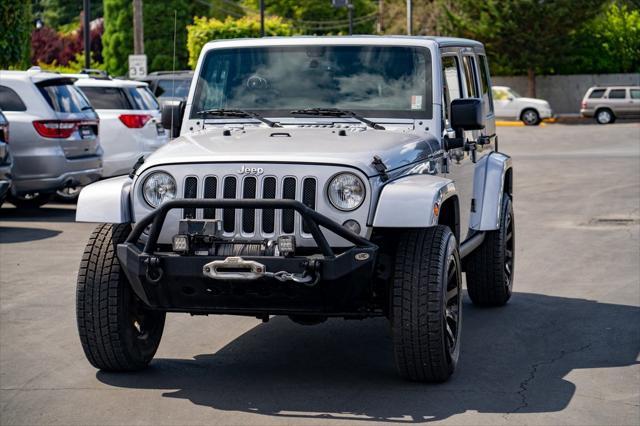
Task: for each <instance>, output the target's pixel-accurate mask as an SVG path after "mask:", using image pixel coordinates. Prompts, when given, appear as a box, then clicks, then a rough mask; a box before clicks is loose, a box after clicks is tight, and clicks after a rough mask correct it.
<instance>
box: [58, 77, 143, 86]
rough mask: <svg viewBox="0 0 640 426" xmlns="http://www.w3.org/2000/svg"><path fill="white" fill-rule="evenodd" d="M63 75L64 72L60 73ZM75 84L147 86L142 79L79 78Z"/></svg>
mask: <svg viewBox="0 0 640 426" xmlns="http://www.w3.org/2000/svg"><path fill="white" fill-rule="evenodd" d="M62 75H64V74H62ZM76 86H80V87H147V86H148V84H147V83H145V82H144V81H134V80H119V79H113V80H105V79H103V78H79V79H78V80H77V81H76Z"/></svg>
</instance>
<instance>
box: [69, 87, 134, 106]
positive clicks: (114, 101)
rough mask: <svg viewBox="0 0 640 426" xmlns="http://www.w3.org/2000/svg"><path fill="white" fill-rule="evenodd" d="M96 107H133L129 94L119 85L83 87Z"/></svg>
mask: <svg viewBox="0 0 640 426" xmlns="http://www.w3.org/2000/svg"><path fill="white" fill-rule="evenodd" d="M80 90H82V92H83V93H84V94H85V96H86V97H87V98H89V102H91V106H93V107H94V108H95V109H131V104H130V103H129V101H128V100H127V95H126V94H125V93H124V91H123V90H122V89H120V88H118V87H81V88H80Z"/></svg>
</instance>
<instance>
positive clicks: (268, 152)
mask: <svg viewBox="0 0 640 426" xmlns="http://www.w3.org/2000/svg"><path fill="white" fill-rule="evenodd" d="M438 150H440V145H439V143H438V141H437V140H436V139H435V138H434V137H433V136H430V135H424V136H420V135H416V134H415V133H411V132H408V131H395V130H394V131H391V130H375V129H369V128H366V129H361V128H357V129H339V128H321V129H318V128H289V127H285V128H267V127H253V128H251V127H249V128H244V129H232V130H231V131H230V134H229V131H227V135H225V134H224V131H223V129H221V128H215V129H206V130H202V131H199V132H193V133H189V134H187V135H184V136H181V137H179V138H177V139H174V140H173V141H171V142H170V143H168V144H166V145H165V146H163V147H162V148H160V149H159V150H158V151H156V152H155V153H154V154H152V155H151V156H149V157H148V158H147V159H146V161H145V162H144V164H143V165H142V166H141V167H140V168H139V169H138V173H141V172H143V171H144V170H147V169H149V168H151V167H156V166H160V165H163V164H191V163H215V162H234V163H262V162H264V163H274V162H276V163H296V164H301V163H309V164H340V165H346V166H352V167H356V168H358V169H360V170H361V171H362V172H364V173H365V174H366V175H367V176H370V177H371V176H375V175H378V174H379V172H378V171H376V169H375V168H374V167H373V166H372V165H371V162H372V160H373V156H374V155H377V156H379V157H380V158H381V159H382V161H383V162H384V163H385V165H386V166H387V168H388V170H394V169H397V168H399V167H403V166H406V165H408V164H412V163H416V162H419V161H424V160H426V159H427V158H428V157H429V156H430V155H431V154H433V153H434V152H436V151H438Z"/></svg>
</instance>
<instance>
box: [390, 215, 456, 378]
mask: <svg viewBox="0 0 640 426" xmlns="http://www.w3.org/2000/svg"><path fill="white" fill-rule="evenodd" d="M461 286H462V276H461V268H460V257H459V255H458V248H457V243H456V238H455V236H454V235H453V233H452V232H451V230H450V229H449V228H448V227H446V226H440V225H438V226H435V227H433V228H427V229H422V230H412V231H407V232H406V233H405V234H404V235H402V236H401V238H400V242H399V245H398V248H397V251H396V259H395V271H394V276H393V288H392V294H391V310H390V316H391V329H392V335H393V348H394V354H395V361H396V367H397V370H398V373H399V374H400V376H402V377H404V378H406V379H409V380H413V381H421V382H444V381H446V380H447V379H448V378H449V377H450V376H451V374H453V371H454V370H455V367H456V364H457V362H458V357H459V355H460V331H461V324H462V323H461V316H462V304H461V302H462V294H461Z"/></svg>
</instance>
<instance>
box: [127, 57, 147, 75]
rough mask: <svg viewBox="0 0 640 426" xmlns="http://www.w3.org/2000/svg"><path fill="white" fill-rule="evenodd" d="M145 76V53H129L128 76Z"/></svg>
mask: <svg viewBox="0 0 640 426" xmlns="http://www.w3.org/2000/svg"><path fill="white" fill-rule="evenodd" d="M146 76H147V55H129V78H144V77H146Z"/></svg>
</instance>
